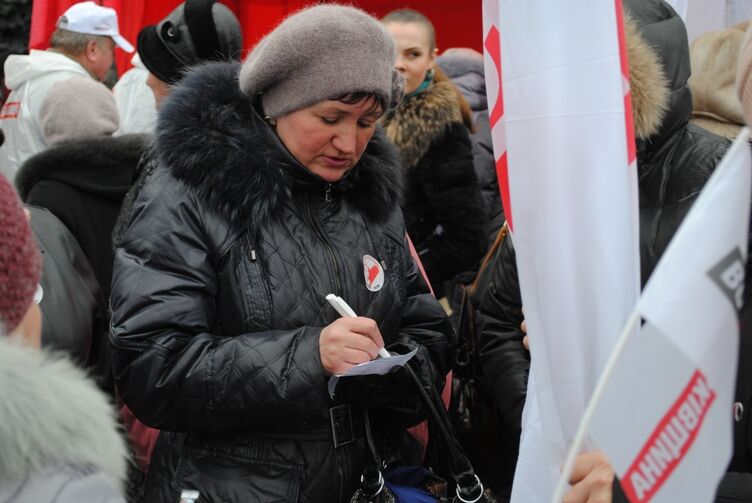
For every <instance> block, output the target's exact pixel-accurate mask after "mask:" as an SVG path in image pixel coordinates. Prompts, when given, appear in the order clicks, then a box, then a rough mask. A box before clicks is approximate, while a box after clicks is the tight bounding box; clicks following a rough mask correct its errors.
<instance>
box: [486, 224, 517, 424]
mask: <svg viewBox="0 0 752 503" xmlns="http://www.w3.org/2000/svg"><path fill="white" fill-rule="evenodd" d="M493 267H494V269H493V274H492V278H491V283H490V284H489V287H488V289H487V290H486V292H485V293H484V294H483V295H482V296H481V298H480V304H479V308H478V313H477V315H478V319H479V324H480V330H481V335H480V359H481V365H482V367H483V374H484V375H485V377H486V382H487V385H488V390H489V392H490V394H491V398H492V400H493V402H494V404H495V405H496V407H497V408H498V410H499V411H500V412H501V416H502V418H503V419H504V422H505V423H506V425H507V426H508V427H509V428H511V429H513V430H519V428H520V427H521V423H522V408H523V406H524V404H525V395H526V393H527V378H528V373H529V371H530V354H529V352H528V351H527V350H526V349H525V347H524V346H523V345H522V338H523V337H524V334H523V333H522V330H521V329H520V323H522V320H523V315H522V311H521V308H522V298H521V295H520V285H519V279H518V276H517V263H516V259H515V252H514V246H513V244H512V239H511V236H507V238H506V239H505V240H504V242H503V243H502V244H501V248H500V249H499V255H498V257H497V260H496V262H495V263H494V265H493Z"/></svg>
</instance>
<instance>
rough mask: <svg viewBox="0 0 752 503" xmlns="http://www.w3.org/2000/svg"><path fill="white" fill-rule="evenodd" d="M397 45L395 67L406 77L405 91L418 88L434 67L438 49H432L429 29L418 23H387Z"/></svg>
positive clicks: (387, 27)
mask: <svg viewBox="0 0 752 503" xmlns="http://www.w3.org/2000/svg"><path fill="white" fill-rule="evenodd" d="M386 29H387V30H389V32H390V33H391V34H392V37H393V38H394V43H395V45H396V46H397V62H396V63H395V64H394V67H395V68H396V69H397V71H398V72H400V73H401V74H402V76H403V77H405V93H408V94H409V93H411V92H413V91H415V90H416V89H418V87H419V86H420V84H421V83H422V82H423V81H424V80H425V78H426V72H427V71H428V70H429V69H431V68H433V64H434V59H435V58H436V49H433V50H431V41H430V40H429V35H428V30H427V29H426V27H425V26H423V25H422V24H418V23H387V24H386Z"/></svg>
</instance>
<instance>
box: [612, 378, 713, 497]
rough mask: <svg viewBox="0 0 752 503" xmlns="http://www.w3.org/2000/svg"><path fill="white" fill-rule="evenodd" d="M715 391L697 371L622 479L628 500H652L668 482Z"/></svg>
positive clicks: (693, 437)
mask: <svg viewBox="0 0 752 503" xmlns="http://www.w3.org/2000/svg"><path fill="white" fill-rule="evenodd" d="M713 400H715V392H714V391H713V390H712V389H710V388H709V387H708V382H707V380H706V379H705V376H704V375H703V374H702V372H700V370H699V369H698V370H695V373H694V374H693V375H692V378H691V379H690V380H689V383H688V384H687V386H686V387H685V388H684V391H682V393H681V395H679V398H678V399H677V400H676V402H675V403H674V405H673V406H671V408H670V409H669V411H668V412H667V413H666V415H665V416H663V418H662V419H661V421H660V422H659V423H658V426H656V427H655V429H654V430H653V433H652V434H651V435H650V438H648V441H647V442H645V445H644V446H643V447H642V449H641V450H640V453H639V454H638V455H637V458H635V460H634V461H633V462H632V465H631V466H630V467H629V469H628V470H627V471H626V473H625V474H624V476H623V477H622V478H621V486H622V489H624V492H625V493H626V495H627V496H628V497H629V501H631V502H632V503H635V502H640V503H641V502H644V501H650V498H652V497H653V496H654V495H655V493H656V492H657V491H658V489H660V488H661V486H662V485H663V484H664V483H665V482H666V480H668V478H669V477H670V476H671V474H672V473H673V471H674V469H675V468H676V467H677V466H678V465H679V463H681V461H682V459H684V456H685V455H686V454H687V452H688V451H689V449H690V447H692V444H693V443H694V441H695V438H696V437H697V432H699V431H700V428H701V427H702V422H703V420H704V419H705V414H706V413H707V411H708V409H710V406H711V405H712V403H713Z"/></svg>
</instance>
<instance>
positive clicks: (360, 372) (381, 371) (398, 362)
mask: <svg viewBox="0 0 752 503" xmlns="http://www.w3.org/2000/svg"><path fill="white" fill-rule="evenodd" d="M417 352H418V348H415V349H413V350H412V351H410V352H409V353H407V354H404V355H392V356H391V358H377V359H375V360H371V361H370V362H366V363H361V364H360V365H355V366H354V367H351V368H350V370H348V371H347V372H345V373H344V374H342V375H338V376H336V375H335V376H332V377H331V378H330V379H329V396H331V397H334V391H335V389H336V388H337V383H338V382H339V380H340V378H342V377H352V376H367V375H385V374H388V373H389V372H390V371H391V370H392V369H394V368H395V367H404V365H405V363H407V362H408V360H410V358H412V357H413V356H414V355H415V353H417Z"/></svg>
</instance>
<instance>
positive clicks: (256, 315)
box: [237, 248, 274, 329]
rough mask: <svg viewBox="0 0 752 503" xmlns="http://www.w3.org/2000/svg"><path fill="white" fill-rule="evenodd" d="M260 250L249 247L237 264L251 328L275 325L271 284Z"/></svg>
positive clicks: (247, 318)
mask: <svg viewBox="0 0 752 503" xmlns="http://www.w3.org/2000/svg"><path fill="white" fill-rule="evenodd" d="M258 253H259V252H258V251H256V250H254V251H251V249H250V248H248V249H247V250H246V251H245V253H243V255H242V258H241V259H240V261H239V263H238V266H237V275H238V280H239V282H240V287H241V289H242V292H241V295H242V297H243V304H244V305H245V309H246V320H245V321H246V323H247V324H248V327H249V328H256V329H268V328H270V327H272V326H273V324H274V320H273V318H272V302H271V292H270V291H269V284H268V280H267V277H266V273H265V271H264V266H263V264H262V262H261V258H260V256H259V255H258Z"/></svg>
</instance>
